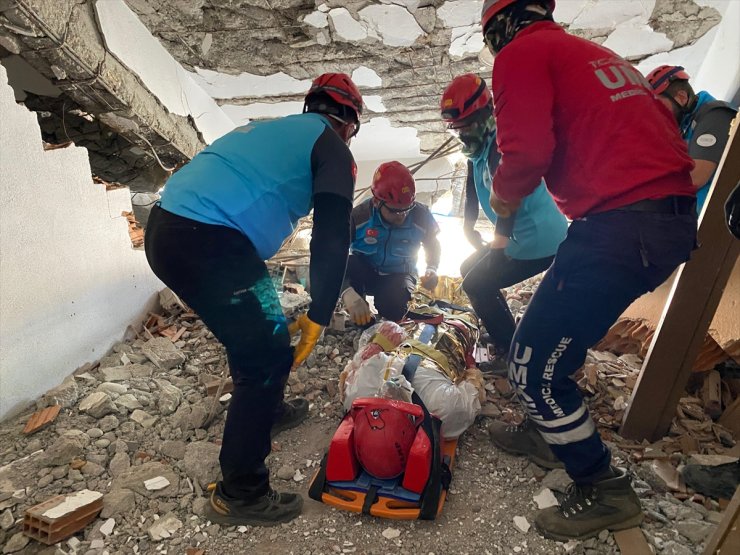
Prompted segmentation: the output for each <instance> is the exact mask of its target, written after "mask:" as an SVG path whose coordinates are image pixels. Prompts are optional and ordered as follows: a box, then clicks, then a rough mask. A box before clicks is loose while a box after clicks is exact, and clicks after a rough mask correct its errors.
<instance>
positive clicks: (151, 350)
mask: <svg viewBox="0 0 740 555" xmlns="http://www.w3.org/2000/svg"><path fill="white" fill-rule="evenodd" d="M141 352H142V353H144V355H146V357H147V358H148V359H149V360H151V361H152V362H153V363H154V364H155V365H156V366H157V368H160V369H162V370H170V369H171V368H174V367H175V366H179V365H180V364H182V363H183V362H185V355H184V354H182V353H181V352H180V349H178V348H177V347H176V346H175V345H174V343H172V341H170V340H169V338H167V337H155V338H154V339H150V340H149V341H147V342H146V343H144V345H143V346H142V348H141Z"/></svg>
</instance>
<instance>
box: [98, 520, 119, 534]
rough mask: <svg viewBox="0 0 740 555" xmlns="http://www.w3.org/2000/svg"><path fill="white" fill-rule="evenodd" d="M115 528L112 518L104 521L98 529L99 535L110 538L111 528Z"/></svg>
mask: <svg viewBox="0 0 740 555" xmlns="http://www.w3.org/2000/svg"><path fill="white" fill-rule="evenodd" d="M115 526H116V521H115V520H114V519H112V518H109V519H108V520H106V521H105V522H104V523H103V525H102V526H101V527H100V533H101V534H103V535H104V536H106V537H107V536H110V535H111V534H112V533H113V528H115Z"/></svg>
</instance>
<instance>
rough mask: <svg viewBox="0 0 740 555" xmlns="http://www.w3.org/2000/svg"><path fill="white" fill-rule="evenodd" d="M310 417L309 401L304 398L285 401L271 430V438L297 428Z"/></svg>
mask: <svg viewBox="0 0 740 555" xmlns="http://www.w3.org/2000/svg"><path fill="white" fill-rule="evenodd" d="M307 416H308V401H307V400H306V399H304V398H302V397H297V398H296V399H291V400H290V401H287V402H286V401H283V403H282V405H281V406H280V407H279V409H278V412H277V414H276V417H275V422H274V423H273V425H272V430H270V437H271V438H274V437H275V436H276V435H278V434H279V433H280V432H282V431H284V430H289V429H291V428H295V427H296V426H298V424H300V423H301V422H303V421H304V420H305V419H306V417H307Z"/></svg>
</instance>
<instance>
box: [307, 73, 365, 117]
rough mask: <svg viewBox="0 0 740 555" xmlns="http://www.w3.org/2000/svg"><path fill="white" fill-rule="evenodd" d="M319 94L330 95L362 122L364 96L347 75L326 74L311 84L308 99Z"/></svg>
mask: <svg viewBox="0 0 740 555" xmlns="http://www.w3.org/2000/svg"><path fill="white" fill-rule="evenodd" d="M317 93H325V94H327V95H329V96H330V97H331V98H332V100H334V101H335V102H337V103H339V104H341V105H343V106H347V107H348V108H351V109H352V110H353V111H354V112H355V115H356V116H357V121H360V116H361V115H362V95H361V94H360V90H359V89H358V88H357V85H355V84H354V83H353V82H352V79H351V78H350V76H349V75H347V74H346V73H324V74H323V75H319V76H318V77H317V78H316V79H314V81H313V83H311V88H310V89H309V90H308V92H307V93H306V98H307V99H308V97H309V96H311V95H313V94H317Z"/></svg>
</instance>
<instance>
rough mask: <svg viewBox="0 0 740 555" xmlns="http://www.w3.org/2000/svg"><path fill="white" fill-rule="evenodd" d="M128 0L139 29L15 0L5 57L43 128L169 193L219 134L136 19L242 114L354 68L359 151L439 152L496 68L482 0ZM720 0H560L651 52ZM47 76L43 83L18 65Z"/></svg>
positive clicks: (640, 51) (605, 35) (689, 32)
mask: <svg viewBox="0 0 740 555" xmlns="http://www.w3.org/2000/svg"><path fill="white" fill-rule="evenodd" d="M125 1H126V4H127V5H128V6H129V7H130V8H131V10H133V12H134V13H135V14H136V15H137V16H138V18H139V19H140V22H139V21H137V20H136V18H135V17H133V15H131V14H129V15H131V17H132V18H133V19H134V21H133V22H131V21H127V22H126V24H127V25H128V26H127V27H126V28H125V30H124V29H123V27H124V25H123V23H124V22H123V21H122V20H121V19H116V18H117V16H116V12H115V11H111V10H112V8H113V7H115V6H114V5H118V8H116V9H119V10H120V7H122V6H123V4H120V0H104V1H101V0H98V1H95V0H24V1H23V2H10V1H3V0H0V59H2V63H3V65H5V66H6V68H8V73H9V76H10V75H11V74H15V78H16V83H11V84H13V85H14V87H15V89H16V93H17V94H18V99H19V100H23V101H24V102H25V103H26V105H27V106H28V107H29V108H31V109H32V110H34V111H36V112H37V113H38V114H39V121H40V123H41V127H42V132H43V135H44V140H46V141H47V142H50V143H63V142H66V141H69V140H72V141H74V142H75V143H76V144H78V145H80V146H85V147H87V148H88V149H89V151H90V160H91V165H92V170H93V173H95V174H96V175H98V176H100V177H102V178H103V179H105V180H108V181H119V182H121V183H124V184H127V185H129V186H130V187H131V188H132V190H133V191H156V190H157V189H158V188H159V187H160V186H161V184H162V182H163V180H164V179H165V178H166V176H167V172H166V171H165V168H169V167H176V166H177V165H178V164H181V163H183V162H185V161H186V160H187V159H188V158H190V157H192V155H193V154H194V153H195V152H197V151H198V150H199V149H200V148H202V147H203V145H204V144H205V143H207V142H210V140H212V137H213V133H212V132H211V133H210V138H209V133H207V132H206V131H204V128H203V126H202V125H199V122H198V118H199V114H200V111H199V110H195V109H191V110H190V111H189V112H181V111H179V110H178V109H175V108H173V107H172V105H171V103H170V102H168V101H167V99H166V98H164V96H163V95H162V94H161V92H160V91H159V87H158V86H155V85H157V83H153V82H152V81H151V76H146V75H144V73H143V72H144V71H145V70H146V69H147V67H146V66H147V64H148V65H152V64H154V63H155V60H154V57H152V59H151V60H150V61H149V62H147V61H146V57H144V62H143V65H141V64H142V53H141V52H138V53H136V54H137V56H138V61H136V63H138V64H139V65H138V66H136V63H133V62H132V61H131V59H129V58H128V57H127V56H126V55H125V54H126V53H124V52H121V48H127V47H131V48H132V49H135V46H136V45H137V44H139V43H140V42H141V41H140V38H141V36H140V35H136V36H135V37H134V36H130V35H126V33H127V32H128V30H129V29H134V27H135V26H136V25H138V26H139V27H140V29H138V31H142V32H144V33H146V29H148V30H149V31H150V32H151V34H152V35H153V37H156V39H158V40H159V43H158V44H157V43H156V41H155V44H154V45H153V46H154V47H156V48H159V49H160V50H161V53H163V54H164V55H165V57H167V56H169V55H172V56H174V58H175V59H176V60H178V61H179V62H180V63H181V64H182V65H183V66H184V68H185V69H186V70H187V71H188V72H190V74H189V75H190V76H192V77H193V79H194V80H195V81H196V82H197V83H198V84H199V85H200V87H202V88H203V90H205V91H206V92H207V93H208V95H210V96H211V97H213V98H214V99H215V100H216V101H217V102H218V104H220V105H221V107H222V108H223V111H224V112H225V114H226V115H228V116H229V117H230V118H231V119H232V120H233V121H234V122H235V123H242V122H244V121H247V120H249V119H259V118H265V117H275V116H276V115H282V114H285V113H294V112H296V111H299V110H300V106H301V100H302V97H303V94H304V92H305V91H306V90H307V88H308V85H309V83H310V80H311V78H312V77H314V76H316V75H318V74H320V73H322V72H325V71H344V72H347V73H350V74H352V75H353V78H355V80H356V81H357V82H358V84H359V85H360V88H361V90H362V92H363V95H364V97H365V99H366V105H367V108H368V109H367V113H366V115H365V117H364V120H365V122H364V123H365V124H364V126H363V133H361V134H360V136H359V137H358V138H357V139H356V141H355V142H354V143H353V150H355V152H356V155H358V158H359V159H377V158H378V157H382V156H381V155H380V154H379V155H374V154H373V153H377V152H379V150H378V149H377V148H376V147H379V148H380V151H382V150H383V148H385V150H386V151H387V150H388V146H389V145H391V147H390V148H391V150H392V152H393V154H392V155H387V156H395V157H410V156H414V155H415V154H416V155H418V154H419V152H420V151H421V152H426V153H428V152H430V151H431V150H433V149H434V148H435V147H437V146H438V145H439V144H440V143H441V142H442V141H443V140H444V139H445V138H446V136H445V132H444V127H443V125H442V123H441V122H440V121H439V117H438V113H437V106H438V101H439V95H440V94H441V91H442V89H443V88H444V86H445V85H446V84H447V83H448V82H449V81H450V79H452V77H454V76H455V75H459V74H461V73H464V72H469V71H472V72H477V73H479V74H480V75H482V76H484V77H487V78H488V77H489V76H490V68H488V67H486V66H485V65H484V64H483V63H482V62H481V61H480V59H479V54H480V52H481V50H482V48H483V44H482V39H481V33H480V26H479V24H478V23H477V22H478V20H479V16H480V8H481V3H482V2H481V1H475V0H448V1H440V0H432V1H424V0H381V1H374V2H371V1H337V0H125ZM721 2H722V0H560V1H559V2H558V7H557V10H556V12H555V14H556V19H557V20H558V21H560V22H561V23H563V24H564V25H566V26H567V27H568V28H569V29H570V31H572V32H574V33H576V34H579V35H582V36H584V37H587V38H590V39H593V40H596V41H597V42H601V43H604V44H605V45H606V46H609V47H610V48H612V49H614V50H616V51H617V52H619V53H621V54H623V55H625V56H627V57H629V58H630V59H631V60H633V61H635V62H637V61H640V60H645V59H647V62H645V63H648V62H650V60H651V59H652V57H651V55H653V54H656V53H661V52H683V51H682V50H677V49H680V48H682V47H686V46H689V45H696V46H698V45H699V43H701V42H702V40H705V39H706V38H711V37H709V34H708V31H709V30H710V29H712V28H713V27H714V26H716V24H717V23H718V22H719V21H720V13H719V12H718V11H717V9H715V6H719V7H720V11H721ZM104 8H105V9H104ZM124 8H125V6H124ZM106 12H107V16H106ZM117 13H118V14H121V13H122V12H120V11H119V12H117ZM116 21H119V22H120V25H119V27H121V28H122V29H116V31H119V32H118V33H114V31H113V30H111V22H112V23H113V27H115V26H116ZM141 23H143V25H145V26H146V28H144V27H143V26H141ZM106 24H107V26H108V27H107V28H106ZM138 31H137V32H138ZM113 34H116V35H117V36H116V37H114V36H112V35H113ZM702 37H705V38H704V39H702ZM146 38H147V39H149V40H151V37H149V35H148V33H147V36H146ZM114 39H115V40H114ZM116 44H118V46H116ZM162 46H163V47H164V49H166V51H165V50H164V49H162V48H161V47H162ZM689 48H694V47H693V46H689ZM140 50H141V49H140ZM661 55H662V54H658V56H661ZM695 57H696V58H697V59H698V60H699V61H700V60H701V56H695ZM156 61H160V62H161V61H162V57H161V56H160V57H159V58H158V59H157V60H156ZM658 63H661V62H658V61H657V59H656V61H655V63H654V65H657V64H658ZM11 66H15V67H16V71H15V72H13V71H11V70H10V67H11ZM170 66H177V64H170ZM148 69H152V68H148ZM177 71H180V72H182V70H180V69H178V70H177ZM33 72H35V73H37V74H38V75H36V76H35V77H36V78H35V79H30V78H29V79H27V80H26V79H19V77H18V76H21V77H30V76H31V73H33ZM150 73H151V72H150ZM154 73H155V78H156V77H157V75H159V74H158V73H157V72H156V71H154ZM182 73H183V74H185V73H186V72H182ZM185 77H186V80H190V77H189V76H188V75H186V76H185ZM38 78H40V79H41V81H39V80H38ZM169 78H170V77H169V76H168V75H161V76H160V77H159V79H160V80H162V81H166V80H167V79H169ZM18 81H27V83H19V82H18ZM179 83H180V81H178V84H179ZM195 88H196V89H198V90H200V89H199V88H198V87H197V86H196V87H195ZM201 94H202V91H201ZM205 96H207V95H205ZM208 101H209V102H211V104H212V105H213V106H214V107H215V106H216V105H215V104H213V102H212V101H211V99H210V98H208ZM191 108H192V106H191ZM215 109H216V111H219V110H218V108H217V107H216V108H215ZM183 114H185V115H183ZM218 117H220V118H221V119H222V120H223V118H224V114H223V113H220V111H219V115H218ZM221 128H222V129H223V125H222V127H221ZM216 136H217V135H216ZM386 137H387V138H386Z"/></svg>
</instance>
